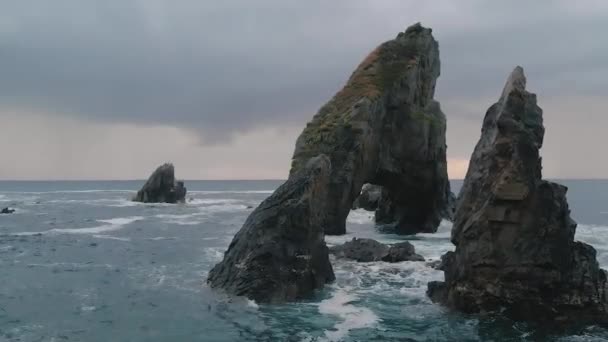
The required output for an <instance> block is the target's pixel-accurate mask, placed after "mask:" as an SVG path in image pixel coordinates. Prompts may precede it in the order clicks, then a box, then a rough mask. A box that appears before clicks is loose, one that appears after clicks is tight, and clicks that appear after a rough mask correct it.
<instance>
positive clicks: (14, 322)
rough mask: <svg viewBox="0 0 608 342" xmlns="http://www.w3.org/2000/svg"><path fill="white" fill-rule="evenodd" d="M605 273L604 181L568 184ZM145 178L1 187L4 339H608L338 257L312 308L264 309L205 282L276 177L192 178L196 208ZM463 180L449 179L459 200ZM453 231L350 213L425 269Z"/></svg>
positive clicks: (352, 227)
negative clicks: (476, 307)
mask: <svg viewBox="0 0 608 342" xmlns="http://www.w3.org/2000/svg"><path fill="white" fill-rule="evenodd" d="M561 183H563V184H565V185H567V186H569V188H570V190H569V193H568V199H569V202H570V207H571V209H572V211H573V217H574V218H575V219H576V220H577V222H578V223H579V227H578V232H577V235H576V237H577V239H579V240H582V241H585V242H588V243H590V244H592V245H593V246H594V247H595V248H596V249H597V251H598V259H599V262H600V264H601V265H602V266H603V267H608V181H604V180H601V181H600V180H593V181H581V180H576V181H561ZM142 184H143V181H111V182H0V207H12V208H15V209H16V210H17V211H16V213H14V214H11V215H0V341H104V342H105V341H308V342H313V341H536V340H540V341H553V340H555V341H606V340H608V330H605V329H602V328H599V327H594V326H591V327H579V328H573V329H570V330H567V331H545V329H542V327H534V326H529V325H526V324H522V323H515V324H514V323H513V322H511V321H509V320H508V319H505V318H504V317H501V316H500V315H497V316H466V315H461V314H457V313H453V312H449V311H447V310H445V309H443V308H442V307H440V306H437V305H434V304H432V303H431V302H430V300H429V299H428V298H427V297H426V296H425V291H426V284H427V282H429V281H431V280H441V279H442V278H443V274H442V272H440V271H436V270H434V269H433V268H431V267H429V266H428V265H427V264H426V263H424V262H402V263H397V264H389V263H384V262H373V263H356V262H350V261H345V260H333V259H332V260H333V265H334V269H335V273H336V277H337V280H336V282H335V283H334V284H332V285H329V286H327V287H326V288H325V289H324V290H323V291H320V292H319V293H318V295H317V296H316V298H315V299H314V300H310V301H306V302H301V303H295V304H286V305H272V306H267V305H258V304H256V303H254V302H252V301H248V300H245V299H242V298H229V297H227V296H225V295H223V294H222V293H220V292H216V291H213V290H211V289H209V288H208V287H207V286H206V285H205V278H206V275H207V272H208V271H209V269H210V268H211V267H212V266H213V265H214V264H215V263H217V262H218V261H220V260H221V258H222V254H223V252H224V251H225V249H226V248H227V247H228V244H229V243H230V241H231V239H232V237H233V235H234V234H235V233H236V232H237V231H238V230H239V229H240V227H241V225H242V224H243V222H244V221H245V219H246V218H247V216H248V214H249V213H250V212H251V211H252V210H253V209H252V207H255V206H257V205H258V204H259V203H260V202H261V201H262V200H263V199H264V198H266V197H267V196H269V195H270V194H271V193H272V191H273V190H274V189H275V188H276V187H277V186H278V185H279V184H280V182H279V181H186V186H187V188H188V191H189V194H188V202H187V203H185V204H179V205H168V204H163V205H159V204H137V203H133V202H130V201H129V198H130V197H131V196H132V195H133V194H134V192H135V191H136V190H137V189H138V188H139V187H140V186H141V185H142ZM460 185H461V183H460V182H454V184H453V187H454V188H455V189H456V190H457V189H458V188H459V187H460ZM450 228H451V225H450V223H449V222H443V223H442V225H441V227H440V228H439V231H438V232H437V233H436V234H419V235H416V236H410V237H405V236H398V235H394V234H391V233H390V232H385V231H383V230H382V229H381V228H378V227H375V226H374V224H373V214H372V213H368V212H365V211H354V212H352V213H351V215H350V216H349V218H348V223H347V229H348V234H347V235H345V236H340V237H327V238H326V241H327V242H328V244H339V243H343V242H345V241H347V240H350V239H352V238H353V237H355V236H356V237H370V238H374V239H377V240H379V241H382V242H398V241H402V240H409V241H411V242H412V243H413V244H414V246H415V247H416V250H417V252H418V253H419V254H421V255H423V256H424V257H425V258H426V259H427V261H433V260H437V259H438V258H439V257H440V256H441V255H442V254H443V253H445V252H446V251H448V250H451V249H453V246H452V244H451V243H450V241H449V235H450Z"/></svg>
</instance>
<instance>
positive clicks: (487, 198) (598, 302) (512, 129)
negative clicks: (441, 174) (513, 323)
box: [428, 67, 608, 323]
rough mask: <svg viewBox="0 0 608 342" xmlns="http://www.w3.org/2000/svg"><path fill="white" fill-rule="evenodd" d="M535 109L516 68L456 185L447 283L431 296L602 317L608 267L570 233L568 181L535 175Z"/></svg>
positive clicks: (539, 122) (513, 312)
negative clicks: (453, 248)
mask: <svg viewBox="0 0 608 342" xmlns="http://www.w3.org/2000/svg"><path fill="white" fill-rule="evenodd" d="M543 136H544V127H543V119H542V110H541V109H540V108H539V107H538V106H537V104H536V95H535V94H532V93H529V92H528V91H526V78H525V76H524V73H523V69H522V68H521V67H517V68H515V70H514V71H513V73H512V74H511V76H510V77H509V79H508V81H507V83H506V85H505V88H504V90H503V92H502V95H501V97H500V100H499V101H498V102H497V103H495V104H494V105H492V106H491V107H490V108H489V109H488V111H487V113H486V116H485V119H484V121H483V128H482V132H481V138H480V140H479V142H478V143H477V146H476V147H475V151H474V152H473V155H472V157H471V161H470V164H469V170H468V172H467V175H466V179H465V182H464V185H463V188H462V191H461V193H460V197H459V202H458V205H457V210H456V217H455V222H454V228H453V230H452V242H453V243H454V245H456V251H455V252H449V253H448V254H446V255H444V257H443V258H442V259H443V263H442V269H443V270H444V272H445V282H432V283H429V288H428V294H429V296H430V297H431V298H432V299H433V300H434V301H436V302H440V303H442V304H444V305H447V306H448V307H451V308H454V309H457V310H461V311H464V312H467V313H475V312H483V311H493V310H500V309H503V308H504V310H505V311H504V313H505V314H506V315H507V316H509V317H512V318H514V319H523V320H549V321H553V320H557V321H560V322H564V321H575V320H576V321H591V322H604V323H605V322H606V321H608V320H607V318H608V315H607V314H608V301H607V297H606V296H607V289H608V288H607V283H606V279H607V277H606V271H604V270H602V269H600V268H599V266H598V263H597V260H596V252H595V250H594V249H593V247H591V246H589V245H587V244H584V243H581V242H575V241H574V234H575V231H576V223H575V222H574V221H573V220H572V219H571V218H570V210H569V209H568V203H567V201H566V191H567V188H566V187H564V186H562V185H559V184H556V183H552V182H548V181H545V180H542V178H541V158H540V157H539V149H540V148H541V146H542V143H543Z"/></svg>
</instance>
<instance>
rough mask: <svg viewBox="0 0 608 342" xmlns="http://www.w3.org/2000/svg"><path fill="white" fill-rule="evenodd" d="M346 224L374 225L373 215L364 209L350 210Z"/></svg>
mask: <svg viewBox="0 0 608 342" xmlns="http://www.w3.org/2000/svg"><path fill="white" fill-rule="evenodd" d="M346 222H347V223H354V224H369V223H374V213H373V212H371V211H367V210H365V209H357V210H351V211H350V213H349V214H348V217H347V218H346Z"/></svg>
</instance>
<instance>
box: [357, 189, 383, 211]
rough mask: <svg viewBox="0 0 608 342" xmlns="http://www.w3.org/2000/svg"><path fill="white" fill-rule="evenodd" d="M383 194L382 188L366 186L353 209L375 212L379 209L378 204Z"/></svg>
mask: <svg viewBox="0 0 608 342" xmlns="http://www.w3.org/2000/svg"><path fill="white" fill-rule="evenodd" d="M381 194H382V187H381V186H378V185H373V184H365V185H363V188H362V189H361V194H359V197H357V198H356V199H355V202H353V209H365V210H367V211H375V210H376V209H378V202H379V201H380V195H381Z"/></svg>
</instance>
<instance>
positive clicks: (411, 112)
mask: <svg viewBox="0 0 608 342" xmlns="http://www.w3.org/2000/svg"><path fill="white" fill-rule="evenodd" d="M439 73H440V62H439V47H438V44H437V41H435V39H434V38H433V36H432V34H431V29H429V28H424V27H422V26H421V25H420V24H416V25H413V26H411V27H409V28H408V29H407V30H406V31H405V32H402V33H399V35H398V36H397V37H396V38H395V39H393V40H390V41H387V42H385V43H383V44H381V45H380V46H379V47H378V48H376V49H375V50H374V51H373V52H372V53H370V54H369V55H368V56H367V58H365V60H364V61H363V62H362V63H361V64H360V65H359V67H358V68H357V69H356V70H355V72H354V73H353V74H352V76H351V77H350V79H349V80H348V82H347V83H346V85H345V86H344V88H343V89H342V90H340V91H339V92H338V93H337V94H336V95H335V96H334V97H333V98H332V99H331V100H330V101H329V102H328V103H327V104H326V105H324V106H323V107H322V108H321V109H320V110H319V112H318V113H317V114H316V115H315V116H314V118H313V119H312V121H311V122H309V123H308V124H307V126H306V128H305V129H304V131H303V132H302V133H301V135H300V136H299V138H298V139H297V142H296V148H295V151H294V154H293V160H292V168H291V172H290V174H294V173H295V172H297V171H298V170H299V169H300V168H301V166H302V165H304V164H305V163H306V161H307V160H309V159H310V158H311V157H314V156H316V155H319V154H325V155H327V156H329V158H330V159H331V163H332V172H331V177H330V184H329V188H328V190H329V201H328V208H327V209H326V211H327V212H326V214H327V219H326V221H325V223H324V227H325V233H326V234H330V235H340V234H344V233H345V232H346V229H345V221H346V217H347V216H348V213H349V211H350V209H351V207H352V204H353V202H354V200H355V199H356V198H357V196H359V193H360V191H361V188H362V186H363V184H365V183H371V184H376V185H381V186H383V187H384V189H385V190H386V194H385V196H383V197H384V200H385V201H390V203H391V212H390V216H391V217H393V218H394V221H397V225H396V228H397V231H398V232H400V233H405V234H413V233H417V232H435V231H436V230H437V226H438V225H439V223H440V221H441V214H442V212H444V211H445V207H446V206H447V202H448V198H449V194H450V187H449V182H448V176H447V163H446V142H445V131H446V119H445V115H444V114H443V113H442V112H441V108H440V106H439V103H438V102H437V101H435V100H434V99H433V96H434V93H435V82H436V80H437V77H439Z"/></svg>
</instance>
